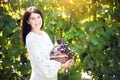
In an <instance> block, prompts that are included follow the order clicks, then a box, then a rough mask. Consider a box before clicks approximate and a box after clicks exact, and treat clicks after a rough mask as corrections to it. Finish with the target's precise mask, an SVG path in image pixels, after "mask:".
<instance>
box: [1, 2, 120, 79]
mask: <svg viewBox="0 0 120 80" xmlns="http://www.w3.org/2000/svg"><path fill="white" fill-rule="evenodd" d="M29 6H36V7H38V8H39V9H40V10H41V12H42V14H43V16H44V22H45V24H44V30H45V31H46V32H47V33H48V34H49V36H50V38H51V39H52V40H53V38H54V35H56V36H57V37H58V39H59V40H60V39H64V40H65V43H67V44H68V45H69V46H70V47H71V48H72V49H73V50H74V51H75V52H76V54H77V57H76V60H75V64H74V65H73V66H72V67H71V68H69V69H67V70H60V71H59V75H58V76H59V77H58V78H59V80H81V73H82V72H89V71H90V72H91V73H90V75H91V76H92V79H93V80H120V0H0V80H29V77H30V73H31V67H30V62H29V56H28V53H27V51H26V48H25V47H24V46H23V45H22V43H21V20H22V16H23V13H24V11H25V10H26V8H28V7H29ZM84 80H85V79H84Z"/></svg>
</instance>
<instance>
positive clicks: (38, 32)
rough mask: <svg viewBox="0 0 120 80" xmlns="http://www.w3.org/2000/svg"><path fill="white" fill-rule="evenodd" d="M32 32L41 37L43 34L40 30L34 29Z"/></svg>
mask: <svg viewBox="0 0 120 80" xmlns="http://www.w3.org/2000/svg"><path fill="white" fill-rule="evenodd" d="M31 31H32V32H35V33H37V34H39V35H41V34H42V33H41V30H40V29H32V30H31Z"/></svg>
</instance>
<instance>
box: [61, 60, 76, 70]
mask: <svg viewBox="0 0 120 80" xmlns="http://www.w3.org/2000/svg"><path fill="white" fill-rule="evenodd" d="M73 64H74V61H73V59H70V60H68V61H66V62H65V63H62V64H61V67H62V68H69V67H70V66H72V65H73Z"/></svg>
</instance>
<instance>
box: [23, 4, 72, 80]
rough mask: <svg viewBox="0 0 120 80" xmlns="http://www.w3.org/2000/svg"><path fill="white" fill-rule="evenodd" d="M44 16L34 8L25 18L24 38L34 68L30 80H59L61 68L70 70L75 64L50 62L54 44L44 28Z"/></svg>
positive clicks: (70, 62) (26, 13)
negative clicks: (58, 74)
mask: <svg viewBox="0 0 120 80" xmlns="http://www.w3.org/2000/svg"><path fill="white" fill-rule="evenodd" d="M43 24H44V21H43V16H42V14H41V12H40V10H39V9H38V8H36V7H34V6H32V7H29V8H28V9H27V10H26V12H25V13H24V16H23V21H22V38H23V43H24V45H25V46H26V48H27V50H28V53H29V56H30V63H31V67H32V73H31V77H30V80H57V73H58V70H59V69H60V68H68V67H70V66H71V65H72V64H73V61H72V60H68V61H67V62H66V63H64V64H62V63H60V62H57V61H55V60H50V56H49V55H50V52H51V50H52V48H53V44H52V42H51V40H50V38H49V36H48V34H47V33H46V32H44V31H42V30H41V29H42V28H43Z"/></svg>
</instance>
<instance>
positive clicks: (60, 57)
mask: <svg viewBox="0 0 120 80" xmlns="http://www.w3.org/2000/svg"><path fill="white" fill-rule="evenodd" d="M50 58H51V60H56V61H58V62H61V63H65V62H66V61H67V60H69V59H70V58H69V57H68V55H66V54H64V53H63V54H59V55H54V54H51V55H50Z"/></svg>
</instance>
